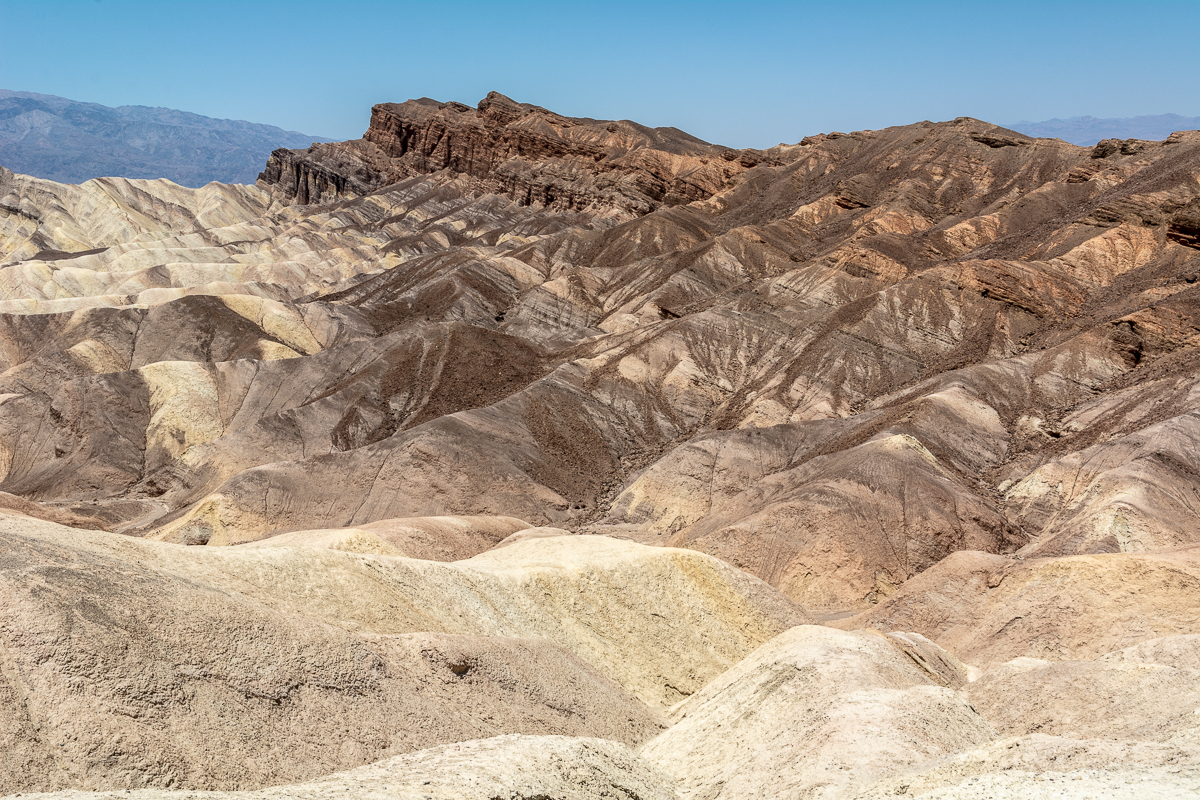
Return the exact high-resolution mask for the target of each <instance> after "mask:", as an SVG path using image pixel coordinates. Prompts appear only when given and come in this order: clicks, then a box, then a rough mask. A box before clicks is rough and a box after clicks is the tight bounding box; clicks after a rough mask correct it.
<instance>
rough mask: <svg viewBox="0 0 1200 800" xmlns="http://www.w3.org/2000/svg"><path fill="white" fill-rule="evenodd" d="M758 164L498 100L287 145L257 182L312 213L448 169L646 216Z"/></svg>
mask: <svg viewBox="0 0 1200 800" xmlns="http://www.w3.org/2000/svg"><path fill="white" fill-rule="evenodd" d="M761 160H763V157H762V155H761V154H755V153H754V152H752V151H732V150H728V149H727V148H724V147H719V146H716V145H711V144H708V143H707V142H704V141H701V140H699V139H697V138H695V137H694V136H689V135H688V134H686V133H684V132H683V131H681V130H677V129H675V128H647V127H644V126H642V125H638V124H637V123H634V122H629V121H627V120H622V121H620V122H613V121H608V120H594V119H576V118H573V117H563V116H560V115H558V114H555V113H554V112H552V111H548V110H546V109H544V108H540V107H538V106H533V105H529V104H528V103H517V102H514V101H513V100H511V99H509V98H507V97H505V96H504V95H502V94H500V93H498V92H491V93H490V94H488V96H487V97H485V98H484V99H483V100H481V101H480V102H479V106H478V107H477V108H470V107H469V106H465V105H463V104H462V103H439V102H437V101H435V100H430V99H429V98H422V99H420V100H409V101H407V102H405V103H381V104H379V105H377V106H375V107H374V108H372V109H371V124H370V127H369V128H367V132H366V133H365V134H364V135H363V138H362V139H358V140H355V141H351V142H338V143H333V144H316V143H314V144H313V145H312V146H311V147H308V148H307V149H304V150H287V149H283V148H281V149H279V150H276V151H275V152H274V153H272V154H271V159H270V161H269V162H268V163H267V168H266V169H265V170H264V171H263V173H262V174H261V175H260V176H259V180H260V181H262V182H263V183H265V184H267V185H268V186H270V187H271V191H272V194H273V195H274V196H275V197H277V198H279V199H281V200H283V201H284V202H296V203H301V204H304V203H318V202H327V201H330V200H338V199H342V198H346V197H354V196H356V195H363V194H367V193H369V192H371V191H373V190H375V189H378V188H380V187H382V186H386V185H389V184H392V183H396V182H398V181H401V180H403V179H405V178H410V177H412V176H414V175H427V174H430V173H434V172H439V171H442V170H448V171H451V172H454V173H458V174H462V175H467V176H470V177H471V178H475V179H477V180H478V182H479V183H478V186H479V187H480V189H481V190H483V191H487V192H494V193H496V194H503V195H507V196H509V197H512V198H514V199H517V200H520V201H521V202H522V203H524V204H526V205H529V204H533V203H537V204H539V205H543V206H547V207H552V208H564V209H571V210H585V209H588V210H592V209H598V210H606V209H613V210H619V211H622V212H635V213H646V212H648V211H652V210H654V209H655V208H657V207H659V206H660V205H663V204H665V205H678V204H680V203H688V202H691V201H693V200H703V199H706V198H708V197H711V196H712V195H713V194H715V193H716V192H718V191H720V190H721V189H723V188H725V185H726V184H727V183H728V181H729V178H730V177H731V176H733V175H735V174H737V173H738V172H740V171H742V170H744V169H745V168H746V166H748V165H753V164H756V163H758V162H759V161H761Z"/></svg>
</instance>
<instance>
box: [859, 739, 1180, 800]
mask: <svg viewBox="0 0 1200 800" xmlns="http://www.w3.org/2000/svg"><path fill="white" fill-rule="evenodd" d="M1197 790H1200V751H1198V750H1195V749H1187V748H1179V747H1169V746H1164V745H1156V744H1147V743H1145V742H1139V741H1134V740H1115V741H1113V740H1100V739H1068V738H1063V737H1059V736H1047V735H1045V734H1041V733H1035V734H1032V735H1029V736H1018V737H1008V738H1004V739H1001V740H999V741H997V742H994V743H992V744H989V745H986V746H984V747H980V748H977V749H973V750H968V751H966V752H963V753H959V754H957V755H954V756H950V757H948V758H944V759H940V760H938V761H935V762H933V763H931V764H928V765H924V766H922V767H919V768H917V769H914V770H911V771H909V772H905V773H902V774H900V775H898V776H895V777H892V778H888V779H887V780H885V781H880V782H879V783H878V784H876V785H875V786H873V787H871V788H870V789H869V790H867V791H865V792H863V793H861V794H858V795H856V796H855V798H856V800H883V798H894V797H896V796H898V795H903V796H907V797H926V798H931V799H932V798H939V800H976V799H977V798H981V797H987V798H1005V799H1006V800H1047V798H1066V799H1067V800H1076V799H1078V800H1084V799H1085V798H1098V797H1103V798H1119V799H1120V800H1169V799H1170V798H1175V797H1189V796H1190V795H1191V794H1194V793H1195V792H1196V791H1197Z"/></svg>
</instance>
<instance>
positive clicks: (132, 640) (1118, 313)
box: [0, 93, 1200, 798]
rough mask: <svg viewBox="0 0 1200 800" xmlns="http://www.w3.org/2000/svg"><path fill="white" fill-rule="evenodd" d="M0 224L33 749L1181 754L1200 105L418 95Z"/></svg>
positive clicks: (279, 753)
mask: <svg viewBox="0 0 1200 800" xmlns="http://www.w3.org/2000/svg"><path fill="white" fill-rule="evenodd" d="M0 262H3V264H4V266H2V267H0V294H2V297H0V509H2V510H3V511H2V512H0V531H4V532H6V534H7V535H8V536H9V538H10V544H9V546H8V547H6V549H5V551H4V552H5V553H6V554H7V555H6V557H5V561H4V563H3V569H2V570H0V578H2V579H3V583H2V584H0V585H2V586H3V590H2V591H3V592H4V596H5V597H7V598H10V599H11V602H9V603H7V604H5V605H4V610H5V611H4V613H5V616H4V618H3V619H0V633H3V635H4V637H5V638H4V643H5V647H6V648H7V649H6V650H5V651H4V653H5V655H4V658H5V659H6V660H5V662H4V664H5V666H4V672H3V673H2V674H3V676H4V680H5V681H6V682H7V683H6V684H5V686H7V687H8V688H7V689H6V690H5V691H6V692H7V694H5V695H4V698H0V699H2V700H3V702H4V703H6V708H9V709H10V711H11V713H9V714H8V715H7V716H6V717H5V718H6V719H9V720H11V723H10V724H9V728H7V729H5V731H0V737H5V736H7V737H8V738H7V739H5V740H4V741H8V742H24V743H25V744H24V745H22V747H24V749H12V748H11V747H10V748H9V750H8V752H11V753H14V754H17V755H12V756H10V757H9V761H8V762H2V763H3V765H4V768H5V769H6V770H7V772H4V773H3V774H4V775H6V776H8V777H7V778H6V779H5V780H6V781H7V783H5V784H4V785H5V786H6V787H9V788H10V790H11V791H25V790H34V789H59V788H66V787H76V788H87V787H95V788H124V787H130V788H136V787H140V786H149V787H155V786H157V787H165V786H181V787H185V788H191V789H201V788H203V789H214V790H229V789H256V788H258V787H262V786H264V785H267V784H278V783H284V782H288V783H291V782H297V781H300V782H303V781H311V780H313V779H316V778H318V777H319V776H320V775H321V774H324V773H330V772H334V771H336V770H344V769H350V768H352V767H357V766H361V765H364V764H367V763H368V762H372V761H378V762H379V763H378V764H376V765H375V766H374V767H370V768H369V770H370V771H369V772H368V773H346V774H345V775H343V776H330V777H329V779H328V781H327V782H322V781H320V780H318V781H317V782H316V783H304V784H303V785H297V786H296V787H294V788H292V789H286V790H284V789H281V790H280V791H294V792H296V793H299V794H302V795H304V796H309V795H311V796H321V795H322V794H323V793H327V792H330V791H335V790H334V789H332V788H331V787H334V786H337V787H341V788H338V789H336V791H344V790H345V786H344V785H343V784H342V783H339V781H343V779H344V780H345V781H361V782H363V783H362V784H361V785H363V786H366V787H370V791H376V790H378V791H381V792H382V791H385V790H386V792H392V793H393V794H395V795H396V796H409V795H410V794H411V795H412V796H424V794H425V793H428V794H429V796H443V795H444V796H454V795H455V793H456V792H457V793H458V794H463V793H464V792H466V790H465V789H463V786H465V785H467V784H466V783H462V782H461V781H467V782H468V783H469V782H470V781H478V782H481V783H480V785H484V783H486V782H488V781H493V782H494V781H501V784H502V785H511V786H512V787H513V789H512V791H513V792H516V791H517V788H516V784H515V783H511V781H514V780H516V778H513V777H511V773H509V772H505V768H504V766H503V765H504V763H505V760H506V759H517V760H521V759H530V758H534V753H535V752H537V751H538V748H541V747H546V748H551V749H552V750H553V751H554V752H560V751H561V752H562V753H564V754H567V755H564V756H563V758H567V759H574V761H572V762H571V763H577V764H578V765H580V766H579V769H580V770H584V769H585V766H586V771H587V774H588V775H589V776H590V777H589V778H588V781H594V787H598V788H594V791H593V792H592V794H590V795H589V794H586V793H585V794H582V795H579V796H597V797H599V796H606V795H605V794H604V792H608V793H609V794H610V795H611V794H612V793H613V792H617V791H623V792H628V791H633V792H638V793H645V795H646V796H658V795H659V793H661V792H662V791H675V792H678V793H680V794H681V796H687V797H721V796H728V797H735V796H764V797H773V796H780V797H782V796H795V795H796V794H801V795H806V796H813V797H830V798H832V797H838V798H841V797H853V796H856V795H858V794H861V793H868V794H870V793H874V794H875V795H878V794H880V793H882V794H896V793H900V794H903V793H905V792H908V790H909V787H910V786H911V787H913V793H915V792H916V791H918V789H919V790H920V791H922V792H925V791H928V792H931V793H939V792H940V793H942V794H941V795H939V796H970V795H969V793H967V792H969V786H968V785H967V784H969V782H971V781H974V780H980V779H982V778H987V780H988V781H991V782H992V783H993V784H995V785H996V786H997V787H999V788H1004V787H1005V786H1010V784H1011V786H1010V788H1012V790H1013V791H1014V792H1018V791H1020V792H1024V791H1026V790H1029V791H1034V789H1035V788H1036V787H1034V788H1030V787H1031V786H1032V784H1029V781H1030V780H1033V778H1030V777H1029V776H1031V775H1033V776H1036V775H1037V774H1038V773H1041V772H1045V771H1047V770H1050V771H1054V770H1059V771H1064V772H1073V773H1077V775H1076V776H1077V777H1079V779H1080V780H1081V781H1082V782H1083V783H1081V784H1080V785H1081V786H1084V785H1086V787H1088V789H1089V790H1093V789H1094V790H1096V791H1100V790H1102V789H1103V787H1107V786H1109V783H1106V781H1108V782H1116V783H1120V784H1121V785H1124V782H1125V781H1126V780H1138V781H1142V780H1143V779H1144V780H1145V781H1147V782H1149V783H1147V784H1146V785H1150V784H1153V785H1155V786H1158V787H1159V789H1161V791H1162V792H1164V793H1165V794H1164V796H1169V795H1170V794H1171V793H1172V792H1174V793H1176V794H1178V792H1179V791H1181V790H1183V789H1187V788H1189V787H1194V786H1195V784H1196V781H1197V780H1198V778H1197V776H1196V765H1197V764H1200V755H1198V754H1197V750H1196V747H1197V746H1198V745H1200V741H1198V740H1197V738H1196V736H1197V731H1200V713H1197V712H1198V711H1200V696H1197V695H1196V694H1195V692H1194V686H1195V685H1196V680H1197V675H1200V660H1198V657H1200V651H1198V650H1197V649H1196V648H1195V647H1194V642H1193V641H1192V640H1193V639H1194V638H1195V636H1196V635H1198V634H1200V572H1198V571H1197V565H1196V558H1195V552H1196V548H1197V547H1198V546H1200V534H1198V533H1197V528H1196V526H1195V525H1194V520H1195V516H1196V513H1197V510H1198V508H1197V499H1196V498H1197V497H1200V477H1198V476H1200V461H1198V455H1197V454H1198V453H1200V448H1197V437H1198V432H1200V428H1198V427H1197V425H1198V421H1200V414H1198V409H1200V385H1198V384H1197V365H1198V364H1200V350H1198V349H1197V345H1198V344H1200V310H1198V308H1200V294H1198V293H1200V287H1198V286H1197V278H1198V276H1200V132H1182V133H1178V134H1175V135H1173V136H1171V137H1170V138H1168V139H1166V140H1163V141H1158V142H1153V141H1140V140H1121V141H1112V140H1108V141H1104V142H1101V143H1099V144H1098V145H1096V146H1095V147H1092V148H1083V147H1077V146H1074V145H1071V144H1068V143H1065V142H1063V141H1060V140H1056V139H1033V138H1029V137H1026V136H1023V135H1021V134H1018V133H1015V132H1013V131H1010V130H1006V129H1003V128H998V127H996V126H994V125H990V124H987V123H984V122H981V121H979V120H974V119H970V118H960V119H956V120H953V121H949V122H941V123H928V122H926V123H918V124H915V125H910V126H903V127H898V128H890V129H887V130H882V131H857V132H853V133H836V132H835V133H829V134H822V135H818V136H812V137H808V138H806V139H804V140H803V141H802V142H800V143H798V144H794V145H781V146H779V147H776V148H771V149H770V150H763V151H757V150H730V149H727V148H723V147H719V146H716V145H711V144H709V143H706V142H702V141H700V140H697V139H695V138H693V137H690V136H688V135H687V134H684V133H682V132H681V131H677V130H675V129H670V128H658V129H652V128H646V127H644V126H640V125H637V124H636V123H632V122H628V121H604V120H593V119H582V118H568V117H563V116H560V115H557V114H555V113H553V112H551V111H548V110H546V109H542V108H538V107H536V106H530V105H525V104H519V103H516V102H514V101H512V100H510V99H509V98H506V97H504V96H502V95H498V94H495V93H493V94H491V95H489V96H488V97H487V98H485V99H484V100H483V101H481V102H480V103H479V105H478V106H477V107H476V108H471V107H468V106H465V105H462V104H459V103H439V102H435V101H432V100H428V99H422V100H412V101H408V102H406V103H400V104H383V105H380V106H376V107H375V109H374V110H373V114H372V121H371V126H370V128H369V129H368V131H367V132H366V134H365V135H364V137H363V138H362V139H360V140H355V141H351V142H340V143H324V144H315V145H312V146H310V147H307V148H304V149H299V150H276V151H275V152H274V153H273V154H272V155H271V157H270V159H269V161H268V162H267V164H266V166H265V169H264V170H263V172H262V175H261V178H260V180H259V182H258V184H257V185H256V186H227V185H219V184H212V185H208V186H205V187H204V188H202V189H187V188H183V187H180V186H177V185H175V184H172V183H170V182H166V181H136V180H124V179H102V180H94V181H88V182H85V183H84V184H81V185H78V186H74V185H64V184H58V183H53V182H50V181H45V180H39V179H36V178H30V177H27V176H22V175H17V174H13V173H10V172H7V171H4V172H0ZM79 529H83V530H79ZM131 537H134V538H131ZM137 537H141V538H144V539H149V540H156V541H140V540H139V538H137ZM229 545H237V546H236V547H228V546H229ZM646 545H652V546H660V547H661V546H666V549H656V547H647V546H646ZM689 551H692V552H691V554H690V555H689V554H688V553H689ZM694 551H699V552H694ZM416 559H426V560H421V561H418V560H416ZM438 562H450V563H438ZM730 565H732V566H730ZM735 568H736V569H735ZM745 573H749V575H746V574H745ZM752 576H753V577H752ZM110 606H111V609H110V608H109V607H110ZM819 620H825V621H827V622H830V623H831V624H832V625H836V626H837V627H840V628H844V629H845V630H844V631H838V630H834V629H832V628H821V627H810V626H802V625H800V623H803V622H811V621H819ZM796 626H800V627H796ZM880 631H883V632H885V633H888V634H889V635H887V636H884V635H882V634H881V633H880ZM756 647H757V648H759V649H757V650H755V648H756ZM959 659H963V661H965V662H966V663H965V664H964V663H963V662H962V661H959ZM262 664H273V665H276V666H275V667H272V668H271V669H266V668H265V667H263V668H261V669H260V667H259V665H262ZM472 665H478V666H479V669H478V670H476V669H475V666H472ZM539 665H542V666H539ZM459 668H462V669H461V671H460V670H459ZM447 670H448V674H447ZM459 676H466V677H469V678H470V680H467V681H458V677H459ZM456 681H458V682H456ZM1072 681H1077V683H1072ZM1078 681H1082V682H1083V683H1078ZM1083 685H1086V686H1090V687H1092V689H1090V690H1088V691H1090V692H1091V694H1090V695H1089V694H1088V693H1087V692H1083V690H1082V689H1080V688H1079V687H1080V686H1083ZM454 687H458V688H454ZM1014 687H1021V690H1022V691H1024V692H1025V693H1026V695H1025V698H1024V699H1023V701H1022V702H1021V703H1006V702H1005V698H1006V697H1010V696H1011V695H1012V694H1013V693H1014V692H1015V691H1016V689H1015V688H1014ZM413 692H417V695H416V696H413V695H412V693H413ZM1081 692H1083V694H1082V695H1081V694H1080V693H1081ZM1085 696H1086V698H1088V699H1087V702H1089V703H1092V702H1093V701H1094V702H1097V703H1101V704H1103V703H1104V702H1108V703H1109V704H1110V705H1112V707H1113V708H1119V711H1120V713H1119V714H1117V715H1115V716H1112V718H1111V719H1108V720H1107V722H1105V723H1104V724H1096V723H1094V722H1091V721H1088V720H1083V719H1082V718H1077V717H1076V715H1075V714H1074V712H1072V711H1071V708H1072V706H1073V704H1078V703H1080V702H1083V698H1084V697H1085ZM455 697H458V698H459V701H458V702H460V703H461V704H462V708H464V709H472V710H473V711H472V712H471V713H470V714H465V715H464V714H460V713H459V711H460V709H457V708H456V706H455V700H454V698H455ZM584 697H586V698H588V701H587V702H584V701H583V699H582V698H584ZM1095 698H1102V699H1103V698H1108V699H1107V700H1103V701H1101V700H1095ZM1110 701H1111V702H1110ZM67 706H69V707H70V708H71V709H72V711H71V712H70V713H69V714H67V713H62V712H60V711H57V710H56V709H59V708H65V707H67ZM1089 707H1091V706H1089ZM1097 707H1098V706H1097ZM1103 716H1104V715H1103V714H1102V713H1100V712H1098V711H1097V712H1095V713H1094V714H1090V715H1089V719H1090V718H1091V717H1095V718H1097V719H1099V718H1101V717H1103ZM480 720H483V721H484V722H486V725H483V724H481V723H480ZM266 729H270V730H272V731H274V733H273V734H272V735H271V736H269V737H266V738H263V737H261V736H260V734H259V732H260V731H262V730H266ZM35 733H36V735H35ZM868 734H869V735H868ZM492 735H495V736H500V737H501V738H500V739H494V740H493V739H488V740H487V742H484V743H481V742H475V743H474V744H471V745H470V746H467V745H463V747H464V748H466V750H465V751H464V752H470V753H472V754H474V755H471V756H470V757H469V758H465V757H464V758H465V761H466V762H469V763H470V765H471V766H470V770H474V771H470V770H468V771H465V772H461V773H459V772H458V768H457V767H456V766H453V765H454V764H457V763H459V756H458V755H456V753H459V752H460V751H456V750H446V749H445V747H446V746H449V747H451V748H452V747H454V743H456V742H461V741H463V740H466V739H471V740H478V739H483V738H485V737H487V736H492ZM547 735H554V736H566V737H569V741H567V742H565V743H564V742H561V741H558V740H555V741H556V742H557V743H556V744H555V743H551V742H545V741H542V740H540V739H539V740H532V739H528V738H526V737H538V736H547ZM577 737H578V738H577ZM596 737H600V738H603V739H607V740H610V741H611V742H614V744H612V745H611V746H603V747H601V746H599V745H596V744H595V743H594V740H595V738H596ZM214 741H221V742H233V741H236V742H238V743H239V744H238V747H239V748H241V750H240V751H239V752H245V753H248V754H251V755H246V756H245V757H241V758H240V760H239V759H235V760H233V761H230V760H229V759H226V758H224V757H223V756H222V754H221V753H222V751H220V749H219V748H218V749H217V750H214V749H213V747H212V746H210V744H209V743H211V742H214ZM435 745H441V746H442V747H440V748H439V747H434V746H435ZM423 748H433V749H423ZM856 748H857V749H856ZM1016 748H1024V749H1022V750H1019V752H1020V753H1021V755H1020V757H1018V756H1017V755H1015V753H1016V752H1018V751H1017V750H1016ZM406 753H407V754H408V755H404V754H406ZM389 758H398V759H400V760H393V761H386V760H384V759H389ZM22 759H24V760H22ZM534 761H536V758H534ZM551 761H554V759H551ZM522 763H523V762H522ZM530 763H531V764H532V763H533V761H531V762H530ZM537 763H539V764H541V763H542V762H540V761H539V762H537ZM547 763H549V762H547ZM554 763H557V764H561V763H562V762H560V761H555V762H554ZM420 764H426V765H431V764H432V765H437V766H431V767H428V768H429V769H435V770H440V772H438V773H437V774H439V775H443V776H449V775H450V774H451V773H454V776H455V777H454V780H458V781H460V782H459V783H454V782H453V781H451V782H450V783H447V784H446V787H444V791H443V789H438V790H437V792H441V793H442V794H437V793H435V792H434V790H432V789H430V790H426V789H423V788H420V787H422V786H425V784H420V786H418V785H417V784H412V785H410V784H409V783H404V782H403V781H401V780H400V778H401V777H402V776H404V775H408V776H410V777H411V775H412V774H414V772H413V771H414V770H418V769H419V767H417V766H414V765H420ZM1117 764H1123V766H1119V767H1118V766H1114V765H1117ZM389 765H390V766H389ZM530 769H531V770H534V771H535V773H536V774H535V775H534V778H531V779H530V780H532V781H533V783H530V784H529V785H528V786H526V785H525V784H521V785H522V786H523V787H524V788H522V789H520V791H522V792H527V796H537V794H538V793H539V792H541V793H542V794H546V793H548V792H549V793H552V792H556V791H559V789H557V788H555V787H558V786H560V783H556V782H559V781H561V780H562V773H561V771H557V770H558V769H559V768H558V767H551V766H546V765H543V766H536V767H535V766H531V767H530ZM1170 770H1174V771H1170ZM580 774H583V773H582V772H581V773H580ZM22 775H25V776H29V775H35V776H48V777H45V779H42V778H41V777H39V778H38V779H37V780H33V779H31V778H28V777H26V778H22V777H20V776H22ZM389 775H393V776H396V779H395V781H394V782H391V783H389V781H390V780H391V779H390V778H388V777H387V776H389ZM504 775H509V776H510V777H509V778H504V777H503V776H504ZM347 776H350V777H347ZM472 776H473V777H472ZM497 776H501V777H497ZM537 776H541V777H537ZM622 776H623V777H622ZM543 778H544V781H543V782H542V783H538V781H541V780H542V779H543ZM909 778H911V780H909ZM1027 779H1028V780H1027ZM404 780H408V778H404ZM504 781H510V784H504ZM905 781H908V782H907V783H906V782H905ZM1189 782H1190V783H1189ZM960 783H961V784H963V786H961V787H959V786H958V784H960ZM1027 784H1028V785H1027ZM487 785H489V786H490V785H492V784H490V783H488V784H487ZM588 785H593V784H588ZM388 786H391V788H387V787H388ZM619 787H623V788H619ZM639 787H640V788H639ZM663 787H667V789H666V790H664V789H663ZM956 787H957V788H956ZM1098 787H1099V788H1098ZM960 789H961V792H963V793H967V794H961V793H960V794H955V792H959V791H960ZM266 791H268V792H269V791H273V790H266ZM588 791H592V790H588ZM406 792H407V793H409V794H405V793H406ZM806 793H807V794H806ZM947 793H949V794H947ZM522 796H524V795H522Z"/></svg>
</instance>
